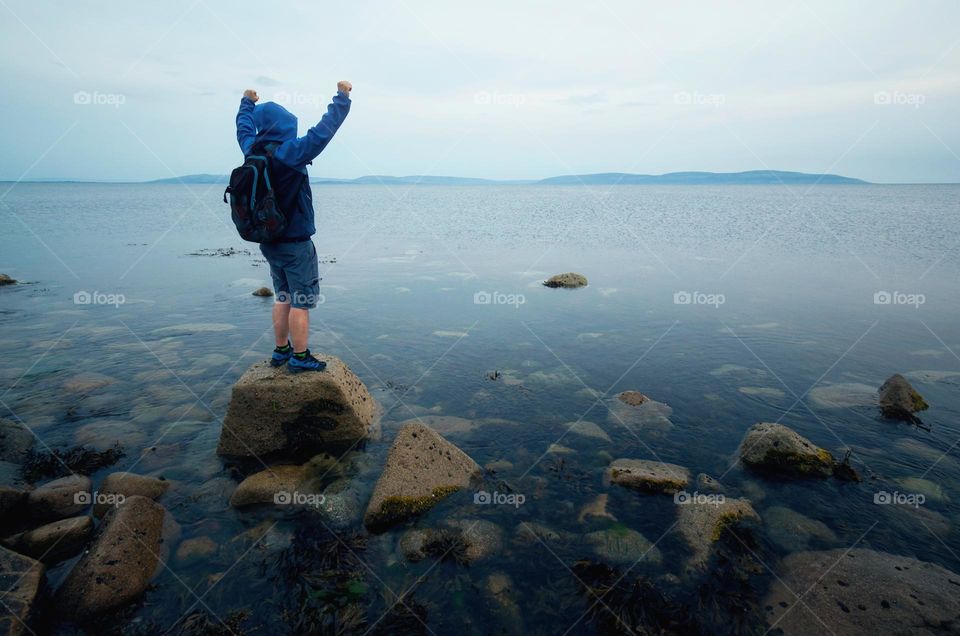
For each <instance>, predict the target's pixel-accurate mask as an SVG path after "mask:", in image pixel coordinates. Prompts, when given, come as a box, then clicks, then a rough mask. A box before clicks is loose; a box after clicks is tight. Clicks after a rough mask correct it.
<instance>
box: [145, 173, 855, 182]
mask: <svg viewBox="0 0 960 636" xmlns="http://www.w3.org/2000/svg"><path fill="white" fill-rule="evenodd" d="M228 180H229V176H228V175H223V174H189V175H186V176H183V177H173V178H169V179H157V180H155V181H148V182H147V183H187V184H216V183H222V184H226V183H227V181H228ZM310 183H315V184H322V185H611V186H612V185H778V184H787V185H813V184H830V185H837V184H866V183H869V182H867V181H863V180H861V179H854V178H852V177H843V176H840V175H836V174H809V173H806V172H785V171H781V170H749V171H747V172H670V173H667V174H630V173H625V172H603V173H599V174H581V175H565V176H559V177H548V178H546V179H540V180H535V179H534V180H526V181H525V180H495V179H476V178H472V177H444V176H433V175H412V176H407V177H393V176H388V175H368V176H364V177H357V178H356V179H331V178H324V177H318V178H315V179H311V180H310Z"/></svg>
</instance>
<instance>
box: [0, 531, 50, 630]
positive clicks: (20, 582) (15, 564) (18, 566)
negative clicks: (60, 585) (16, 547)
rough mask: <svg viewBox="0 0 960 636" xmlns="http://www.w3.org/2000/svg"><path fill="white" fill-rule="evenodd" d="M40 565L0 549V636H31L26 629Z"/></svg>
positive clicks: (41, 566)
mask: <svg viewBox="0 0 960 636" xmlns="http://www.w3.org/2000/svg"><path fill="white" fill-rule="evenodd" d="M43 572H44V567H43V564H42V563H40V562H39V561H35V560H33V559H31V558H30V557H26V556H23V555H22V554H17V553H16V552H13V551H11V550H7V549H6V548H2V547H0V599H2V600H3V605H2V606H0V634H4V636H20V635H21V634H25V633H26V634H34V631H33V630H32V629H30V628H29V627H28V626H27V623H28V622H29V618H30V610H31V609H32V608H33V603H34V601H36V599H37V593H38V592H39V591H40V586H41V585H42V583H43Z"/></svg>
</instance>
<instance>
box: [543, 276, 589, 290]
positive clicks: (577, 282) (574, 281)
mask: <svg viewBox="0 0 960 636" xmlns="http://www.w3.org/2000/svg"><path fill="white" fill-rule="evenodd" d="M586 284H587V277H586V276H584V275H583V274H578V273H576V272H567V273H566V274H557V275H555V276H551V277H550V278H548V279H547V280H545V281H544V282H543V285H544V287H566V288H568V289H574V288H577V287H584V286H585V285H586Z"/></svg>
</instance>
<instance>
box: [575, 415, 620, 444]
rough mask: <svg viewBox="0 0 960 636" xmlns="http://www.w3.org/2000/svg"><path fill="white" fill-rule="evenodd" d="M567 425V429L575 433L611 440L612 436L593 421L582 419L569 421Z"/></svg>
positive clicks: (605, 440)
mask: <svg viewBox="0 0 960 636" xmlns="http://www.w3.org/2000/svg"><path fill="white" fill-rule="evenodd" d="M565 426H566V427H567V430H568V431H569V432H570V433H573V434H574V435H579V436H581V437H589V438H591V439H598V440H601V441H604V442H609V441H610V436H609V435H607V432H606V431H605V430H603V429H602V428H600V427H599V426H597V425H596V424H595V423H593V422H587V421H586V420H580V421H579V422H569V423H568V424H565Z"/></svg>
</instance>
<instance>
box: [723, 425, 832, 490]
mask: <svg viewBox="0 0 960 636" xmlns="http://www.w3.org/2000/svg"><path fill="white" fill-rule="evenodd" d="M740 460H741V461H742V462H743V463H744V464H746V465H747V466H749V467H751V468H756V469H759V470H763V471H768V472H771V473H776V474H780V475H792V476H799V477H829V476H830V475H832V474H833V469H834V465H835V462H834V459H833V455H831V454H830V451H828V450H825V449H823V448H820V447H818V446H815V445H814V444H813V443H812V442H810V440H808V439H807V438H805V437H803V436H802V435H800V434H799V433H797V432H796V431H794V430H793V429H791V428H788V427H786V426H783V425H782V424H770V423H766V422H761V423H760V424H755V425H753V426H752V427H751V428H750V430H748V431H747V434H746V435H745V436H744V438H743V442H741V444H740Z"/></svg>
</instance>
